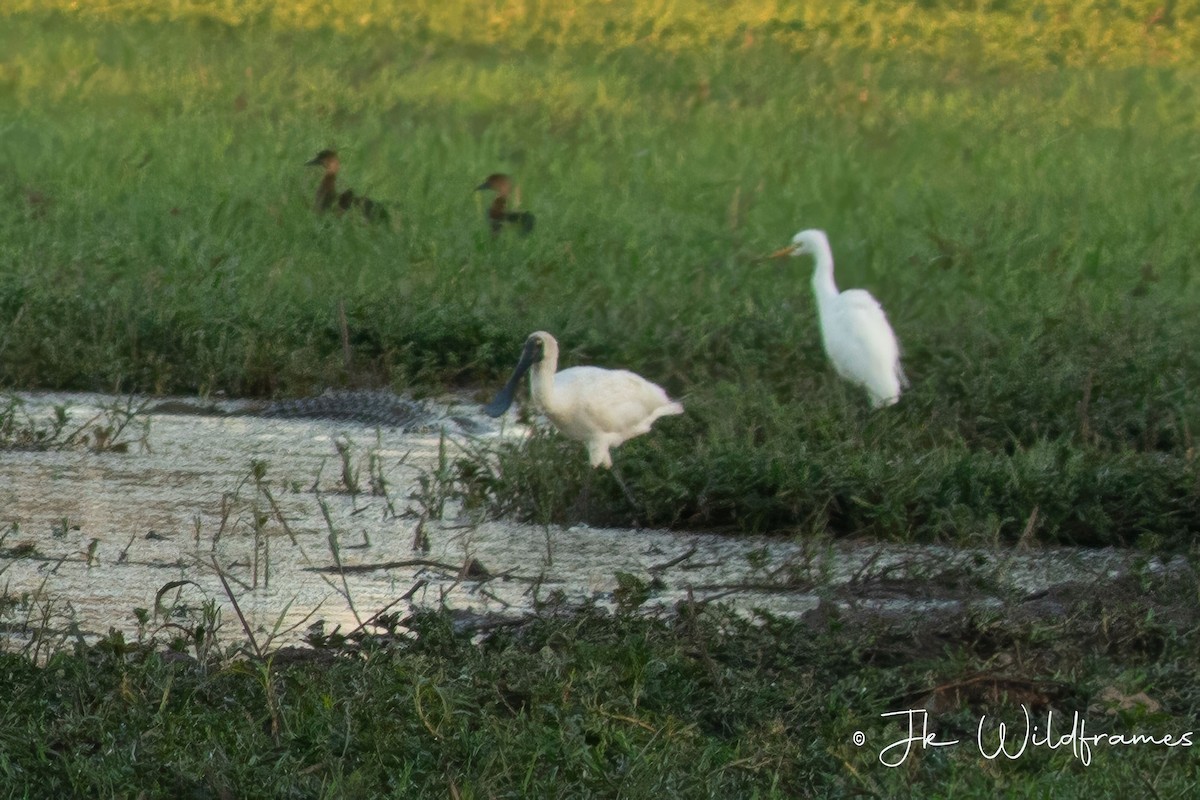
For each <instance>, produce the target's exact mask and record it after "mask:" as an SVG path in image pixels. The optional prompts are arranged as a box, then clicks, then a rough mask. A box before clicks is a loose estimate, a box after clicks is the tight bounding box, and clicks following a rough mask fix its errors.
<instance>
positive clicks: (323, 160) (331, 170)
mask: <svg viewBox="0 0 1200 800" xmlns="http://www.w3.org/2000/svg"><path fill="white" fill-rule="evenodd" d="M305 166H306V167H323V168H324V169H325V174H324V175H323V176H322V177H321V182H320V183H319V184H318V185H317V196H316V199H315V200H314V201H313V210H314V211H316V212H318V213H320V212H323V211H329V210H330V209H332V208H334V204H335V203H336V211H337V213H338V214H344V213H345V212H346V211H349V210H350V209H352V208H357V209H359V210H361V211H362V215H363V216H364V217H366V218H367V219H368V220H370V221H371V222H386V221H387V219H388V213H387V209H386V208H384V207H383V204H382V203H379V202H377V201H375V200H372V199H371V198H369V197H364V196H362V195H356V194H355V193H354V190H353V189H347V190H346V191H344V192H342V193H341V194H338V192H337V174H338V170H339V169H341V166H342V162H341V160H340V159H339V158H338V154H337V151H336V150H322V151H321V152H319V153H317V155H316V156H315V157H313V159H312V161H309V162H308V163H306V164H305Z"/></svg>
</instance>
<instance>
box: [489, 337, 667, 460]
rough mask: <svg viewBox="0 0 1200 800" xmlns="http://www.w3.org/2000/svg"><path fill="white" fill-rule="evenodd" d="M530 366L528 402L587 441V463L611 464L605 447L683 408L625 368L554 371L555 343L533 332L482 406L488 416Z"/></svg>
mask: <svg viewBox="0 0 1200 800" xmlns="http://www.w3.org/2000/svg"><path fill="white" fill-rule="evenodd" d="M531 368H532V370H533V372H532V374H531V375H530V378H529V385H530V388H531V390H532V393H533V400H534V402H535V403H536V404H537V405H538V407H539V408H541V410H542V412H543V413H544V414H545V415H546V416H547V417H549V418H550V421H551V422H552V423H554V427H555V428H557V429H558V430H559V432H560V433H562V434H563V435H564V436H566V437H567V438H569V439H574V440H576V441H579V442H583V443H584V444H585V445H586V446H587V451H588V460H589V461H590V462H591V465H592V466H593V467H607V468H611V467H612V456H611V455H610V454H609V449H610V448H613V447H616V446H617V445H619V444H621V443H622V442H624V441H626V440H628V439H632V438H633V437H635V436H641V435H642V434H643V433H648V432H649V431H650V426H651V425H653V424H654V421H655V420H656V419H658V418H659V417H663V416H667V415H669V414H682V413H683V405H682V404H680V403H677V402H674V401H672V400H671V398H669V397H667V393H666V392H665V391H664V390H663V388H662V387H661V386H658V385H656V384H653V383H651V382H650V381H648V380H646V379H645V378H643V377H642V376H641V375H635V374H634V373H632V372H629V371H628V370H623V369H602V368H600V367H570V368H568V369H564V370H562V371H561V372H557V371H556V370H557V369H558V342H557V341H556V340H555V338H554V337H553V336H551V335H550V334H548V333H546V332H545V331H537V332H536V333H531V334H530V335H529V338H528V339H526V340H525V349H524V350H523V351H522V352H521V360H520V361H518V362H517V368H516V369H515V370H513V374H512V377H511V378H509V379H508V383H507V384H505V386H504V388H503V389H501V390H500V393H499V394H497V395H496V399H494V400H492V402H491V403H489V404H488V405H487V406H486V407H485V408H484V411H485V412H486V413H487V414H488V415H489V416H492V417H498V416H500V415H501V414H503V413H504V412H505V411H507V410H508V407H509V406H510V405H512V401H513V395H514V394H515V393H516V391H517V385H518V384H519V383H520V382H521V377H522V376H523V375H524V374H525V372H526V371H528V370H530V369H531Z"/></svg>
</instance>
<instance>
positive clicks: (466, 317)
mask: <svg viewBox="0 0 1200 800" xmlns="http://www.w3.org/2000/svg"><path fill="white" fill-rule="evenodd" d="M67 5H75V6H77V7H79V6H81V8H80V10H76V11H66V10H51V9H64V8H65V7H66V6H67ZM842 6H843V4H829V5H828V6H825V5H821V4H814V5H810V6H807V7H805V8H799V7H791V6H787V5H783V6H781V5H779V4H775V3H767V2H762V3H749V4H737V5H728V6H727V5H724V4H717V3H711V4H708V3H705V4H670V3H662V4H653V3H649V2H635V0H623V1H622V2H617V3H608V4H586V5H585V6H580V7H576V6H574V5H571V4H564V5H563V6H562V7H561V8H559V7H556V8H544V9H540V10H530V9H529V8H526V7H525V6H523V5H519V4H509V3H496V4H494V5H488V6H486V7H483V6H476V5H463V4H457V3H454V2H450V3H439V4H436V5H435V4H411V7H409V6H408V5H406V6H405V9H404V10H403V11H402V12H401V11H397V10H396V9H395V8H393V7H392V6H391V5H389V4H387V3H384V2H382V0H380V1H379V2H376V3H373V4H370V5H366V6H358V5H355V6H354V8H355V9H358V11H357V13H351V9H350V6H349V5H345V4H338V3H334V4H332V5H330V6H329V8H328V10H327V11H322V8H324V6H319V5H317V4H305V3H295V4H292V3H288V4H275V3H272V2H266V1H265V0H264V1H263V2H257V3H248V4H241V5H239V6H238V8H236V9H235V8H234V7H233V6H232V5H230V6H229V7H223V6H212V7H210V6H209V5H207V4H202V3H193V2H180V3H176V4H172V5H171V6H169V7H168V9H167V10H166V11H163V10H161V9H160V7H159V5H158V4H154V3H149V2H147V3H122V4H109V3H105V2H100V0H91V1H90V2H85V3H82V4H65V3H57V2H53V3H51V2H46V3H33V2H24V3H18V4H15V5H10V6H8V7H7V8H8V10H7V11H5V12H3V16H2V17H0V19H2V20H3V25H2V26H0V52H2V53H4V56H3V59H2V60H0V115H2V116H3V120H4V130H3V135H2V136H0V198H3V199H4V200H5V202H4V204H3V207H2V208H0V323H2V324H0V385H7V386H10V387H22V388H25V387H52V388H65V389H99V390H120V391H132V390H137V391H149V392H200V393H211V392H216V391H226V392H230V393H232V394H236V395H291V394H305V393H309V392H314V391H318V390H320V389H321V388H323V387H325V386H329V385H347V384H351V385H357V384H388V385H391V386H393V387H395V388H405V387H411V386H416V387H420V388H423V389H427V388H431V387H437V386H444V385H466V386H472V387H480V391H479V395H480V397H481V398H482V397H484V395H486V394H487V393H488V392H489V391H490V390H491V388H492V387H495V386H498V385H499V381H501V380H502V379H503V377H504V373H505V372H506V371H507V369H509V368H510V367H511V365H512V364H513V362H514V361H515V359H516V356H517V355H518V352H519V347H520V343H521V341H522V340H523V338H524V336H525V335H527V334H528V333H529V332H530V331H532V330H535V329H545V330H550V331H552V332H553V333H554V334H555V335H556V336H557V337H558V339H559V341H560V342H561V343H562V345H563V348H564V359H563V361H564V364H565V365H570V364H579V363H595V364H600V365H606V366H622V367H628V368H631V369H634V370H636V371H638V372H640V373H642V374H644V375H646V376H647V377H650V378H651V379H653V380H655V381H657V382H660V383H662V384H663V385H664V386H666V387H667V388H668V389H669V390H670V391H671V392H672V394H675V395H680V396H682V397H683V399H684V402H685V405H686V406H687V408H688V414H687V415H686V416H685V417H684V418H676V419H671V420H665V421H663V422H662V423H660V424H659V426H658V427H657V428H656V430H655V432H654V433H653V434H652V435H651V436H650V437H646V438H645V439H643V440H639V441H636V442H633V443H630V444H628V445H626V446H624V447H623V448H622V449H621V450H620V451H618V456H617V461H618V464H619V466H620V467H621V468H623V469H624V470H625V472H626V473H628V474H629V475H630V476H631V482H632V483H633V484H634V487H633V488H634V489H635V490H636V492H637V494H638V496H639V498H640V499H641V500H642V501H644V503H645V506H646V507H645V508H642V509H634V510H631V509H628V508H627V507H626V503H625V501H624V499H623V495H621V494H619V493H618V492H617V490H616V489H615V488H614V487H612V486H608V485H607V484H606V485H605V486H604V487H601V488H600V490H599V491H597V492H595V493H594V498H595V501H594V502H593V503H592V508H591V510H590V511H589V512H588V514H589V518H590V519H593V520H603V519H614V518H622V517H628V516H630V515H631V514H632V515H635V516H637V517H638V518H639V519H641V520H643V521H647V522H653V523H655V524H670V525H676V526H688V525H694V526H698V527H714V526H737V527H739V528H742V529H760V530H764V529H765V530H791V531H800V532H806V531H807V530H809V529H811V528H812V527H818V528H827V529H829V530H831V531H833V532H834V533H839V534H840V533H859V532H869V533H873V534H878V535H882V536H887V537H893V538H917V539H926V540H932V539H942V538H951V539H954V538H966V539H972V540H974V539H983V540H988V541H993V540H1002V541H1003V540H1013V539H1015V538H1017V537H1018V536H1019V535H1020V534H1021V533H1022V531H1024V529H1025V527H1026V524H1027V522H1028V520H1030V519H1031V517H1033V515H1034V513H1035V511H1036V512H1037V520H1039V522H1038V524H1037V526H1036V530H1035V532H1036V535H1037V536H1038V537H1041V538H1044V539H1047V540H1057V541H1063V542H1077V543H1087V544H1106V543H1128V542H1134V541H1138V540H1139V539H1141V538H1142V537H1144V536H1147V535H1148V536H1149V537H1150V538H1149V539H1148V540H1147V541H1150V542H1156V543H1168V544H1186V543H1188V542H1190V540H1191V538H1192V536H1193V534H1195V533H1196V532H1197V531H1198V530H1200V496H1198V494H1197V491H1196V488H1195V487H1196V483H1197V475H1196V470H1195V464H1194V461H1193V458H1192V453H1193V441H1192V431H1193V430H1195V429H1196V427H1197V423H1198V422H1200V400H1198V397H1200V395H1198V393H1197V392H1196V391H1195V390H1194V387H1195V386H1196V384H1197V380H1198V378H1200V363H1198V361H1197V357H1196V355H1195V351H1194V348H1192V347H1191V346H1190V343H1191V342H1194V341H1196V340H1197V337H1198V334H1200V323H1198V322H1197V318H1196V315H1195V313H1194V309H1195V308H1196V304H1197V301H1198V300H1200V297H1198V291H1197V286H1196V285H1195V283H1194V281H1193V280H1192V273H1193V265H1194V260H1195V253H1196V251H1197V244H1198V238H1200V234H1197V233H1196V227H1195V225H1194V219H1193V217H1194V208H1195V206H1196V202H1197V199H1200V177H1198V175H1197V172H1196V170H1195V163H1194V158H1193V156H1192V154H1194V153H1195V152H1197V147H1198V145H1200V133H1198V131H1200V125H1198V124H1197V123H1198V120H1197V108H1200V104H1198V103H1196V97H1195V88H1194V87H1195V85H1196V80H1195V79H1196V77H1197V65H1198V63H1200V58H1198V56H1197V53H1200V43H1197V41H1196V35H1197V34H1196V30H1197V27H1198V26H1197V25H1196V24H1195V23H1196V21H1197V17H1196V16H1195V13H1194V12H1193V11H1192V10H1190V9H1183V8H1174V9H1173V10H1172V11H1171V13H1170V14H1168V15H1167V16H1166V17H1162V18H1160V19H1152V17H1153V16H1154V14H1155V11H1156V9H1157V5H1156V4H1154V3H1136V2H1122V3H1119V4H1116V5H1115V6H1114V5H1113V4H1107V5H1097V4H1093V5H1088V4H1063V5H1061V6H1056V5H1039V6H1033V7H1029V8H1026V7H1025V6H1024V5H1023V4H1014V5H1013V6H1011V7H1010V6H1008V5H1006V4H1002V3H997V4H990V5H986V4H985V5H978V6H977V5H971V6H969V7H968V6H967V4H957V3H937V2H931V3H925V4H921V5H918V6H911V5H907V4H890V3H879V4H872V5H859V6H855V7H853V8H842ZM326 146H336V147H338V148H340V150H341V151H342V155H343V165H344V172H343V177H344V182H345V184H346V185H350V186H353V187H354V188H355V189H357V190H359V191H363V192H366V193H368V194H370V195H371V196H373V197H377V198H381V199H385V200H387V201H389V202H390V204H391V207H392V208H393V210H394V211H395V212H396V213H395V214H394V215H393V219H394V220H396V221H395V222H394V224H393V225H392V226H391V228H381V227H372V226H367V225H363V224H361V223H359V222H358V221H356V220H351V219H344V220H337V219H327V218H320V217H315V216H314V215H313V214H312V213H311V212H310V210H309V205H310V200H311V196H312V192H313V190H314V188H315V183H316V176H315V175H314V174H313V173H312V171H310V170H306V169H305V168H303V167H302V166H301V165H302V164H303V162H304V161H306V160H307V159H308V158H310V157H311V156H312V154H313V153H315V152H316V150H318V149H320V148H322V147H326ZM495 170H507V171H511V172H513V173H514V174H515V175H516V176H517V177H518V180H519V183H520V185H521V187H522V204H523V207H525V208H527V209H529V210H531V211H533V212H534V213H535V214H537V217H538V230H537V231H536V234H535V235H534V236H533V237H531V238H529V239H517V238H515V237H506V238H505V239H503V240H501V241H498V242H492V241H490V239H489V237H488V235H487V233H486V228H485V226H484V224H483V222H482V209H483V207H482V204H481V201H480V198H479V197H477V196H476V195H474V194H473V193H472V191H471V189H472V188H473V187H474V186H475V185H476V184H477V183H478V181H479V180H480V179H481V178H482V177H483V176H484V175H486V174H487V173H489V172H492V171H495ZM31 193H36V194H31ZM30 198H33V199H30ZM801 227H822V228H825V229H826V230H828V231H829V233H830V236H831V239H832V242H833V246H834V250H835V255H836V257H837V261H838V279H839V281H840V284H841V285H842V286H843V287H854V286H862V287H867V288H869V289H870V290H871V291H872V292H873V293H874V294H875V295H876V296H877V297H879V298H880V299H881V300H882V302H883V304H884V306H885V308H886V309H887V310H888V313H889V315H890V317H891V320H892V322H893V326H894V327H895V329H896V330H897V333H898V335H899V337H900V340H901V343H902V347H903V350H904V358H905V365H906V369H907V371H908V373H909V375H910V376H911V378H912V379H913V384H914V386H913V390H912V391H911V393H910V394H908V395H907V396H906V397H905V399H904V401H903V403H902V404H901V406H899V407H898V408H894V409H889V410H887V411H885V412H882V413H879V414H874V415H872V414H869V413H868V412H867V410H866V404H865V401H864V400H863V398H862V397H861V396H859V394H858V393H857V392H853V391H850V390H848V389H847V388H846V387H844V386H842V385H841V383H840V382H839V381H838V380H837V379H836V377H835V376H834V375H833V374H832V371H831V370H830V368H829V367H828V365H827V364H826V362H825V359H824V356H823V354H822V352H821V347H820V341H819V336H818V331H817V327H816V320H815V309H814V308H813V304H812V299H811V293H810V290H809V288H808V276H809V269H810V266H809V264H808V263H807V262H804V263H801V262H788V263H784V264H778V263H762V262H759V261H757V260H756V259H757V257H758V256H760V255H762V254H764V253H767V252H770V251H771V250H773V249H775V248H776V247H778V246H780V245H782V244H784V243H786V242H787V241H788V240H789V238H790V236H791V235H792V233H793V232H795V231H796V230H797V229H799V228H801ZM339 301H340V302H341V303H342V304H343V305H344V307H345V310H346V314H347V317H348V330H349V338H350V342H351V345H352V348H353V362H352V363H351V364H350V365H349V367H347V365H346V364H345V363H344V360H343V357H342V342H341V335H340V330H339V325H338V317H337V313H338V312H337V306H338V302H339ZM537 457H538V458H542V459H549V460H548V461H546V462H544V463H541V464H539V463H534V462H533V458H534V456H533V454H532V453H531V451H529V450H518V451H517V452H515V453H513V452H505V453H502V454H501V460H502V472H503V474H502V475H501V476H500V479H499V480H498V481H493V483H492V484H491V488H492V489H495V491H499V492H500V493H501V495H502V496H500V497H499V498H497V499H494V500H493V501H491V502H493V503H495V504H499V505H503V506H505V507H508V508H510V509H515V510H517V511H518V512H519V513H522V514H524V515H525V516H527V517H534V516H537V514H538V513H542V514H543V516H544V515H545V514H546V513H549V514H550V516H551V517H552V518H554V519H556V520H560V521H561V520H565V519H568V518H569V515H568V513H567V510H566V509H567V506H568V505H569V503H568V502H566V500H565V499H561V498H557V497H555V496H551V494H553V492H556V491H559V490H557V489H554V487H548V488H545V489H543V490H541V494H540V495H539V496H537V497H528V496H525V497H522V496H515V495H513V494H511V493H509V488H511V487H513V486H517V485H528V484H521V480H523V479H521V478H520V477H519V474H520V472H521V470H525V471H526V472H531V471H534V472H536V471H538V470H542V472H543V473H544V474H545V475H547V476H550V475H556V474H566V475H571V476H574V477H573V478H572V481H571V482H570V483H568V484H567V485H565V486H563V487H561V492H560V493H561V494H562V498H567V499H569V497H573V496H575V495H577V494H578V489H579V486H580V484H581V481H582V475H583V471H582V469H577V468H576V467H577V465H576V462H578V461H582V458H583V456H582V454H581V452H580V448H573V449H572V448H557V449H556V448H551V449H550V450H541V451H538V453H537ZM479 468H481V467H480V466H479V465H476V467H473V468H472V469H479ZM506 487H507V488H506ZM609 489H611V491H609ZM469 490H470V491H473V492H475V493H476V494H479V493H480V492H481V491H482V492H483V493H484V494H486V493H487V491H483V490H480V489H479V487H477V486H476V487H470V488H469ZM464 491H466V490H464ZM489 491H490V490H489ZM547 492H550V493H551V494H547ZM522 504H524V507H522ZM531 506H536V507H537V508H540V509H542V510H543V511H542V512H536V511H535V510H531Z"/></svg>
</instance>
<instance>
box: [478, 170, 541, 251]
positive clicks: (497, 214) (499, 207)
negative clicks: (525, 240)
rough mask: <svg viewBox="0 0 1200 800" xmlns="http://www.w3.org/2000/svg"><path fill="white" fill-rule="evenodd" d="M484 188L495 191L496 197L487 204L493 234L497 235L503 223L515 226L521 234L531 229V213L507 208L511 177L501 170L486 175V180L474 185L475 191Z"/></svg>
mask: <svg viewBox="0 0 1200 800" xmlns="http://www.w3.org/2000/svg"><path fill="white" fill-rule="evenodd" d="M485 189H490V190H491V191H493V192H495V193H496V199H494V200H492V204H491V205H490V206H488V224H489V225H490V226H491V228H492V235H493V236H497V235H499V233H500V231H502V230H504V226H505V225H513V226H516V228H517V230H519V231H520V232H521V234H522V235H526V234H528V233H529V232H530V231H532V230H533V214H530V213H529V212H528V211H509V210H508V196H509V195H510V194H512V190H513V182H512V178H510V177H509V176H508V175H505V174H504V173H502V172H496V173H493V174H491V175H488V176H487V180H485V181H484V182H483V183H481V184H479V185H478V186H476V187H475V191H477V192H478V191H483V190H485Z"/></svg>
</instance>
